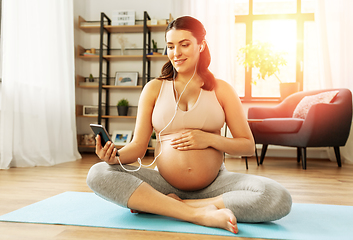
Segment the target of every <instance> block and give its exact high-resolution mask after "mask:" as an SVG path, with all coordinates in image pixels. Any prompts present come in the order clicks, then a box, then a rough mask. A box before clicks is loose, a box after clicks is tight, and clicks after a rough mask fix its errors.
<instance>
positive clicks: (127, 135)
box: [112, 130, 132, 146]
mask: <svg viewBox="0 0 353 240" xmlns="http://www.w3.org/2000/svg"><path fill="white" fill-rule="evenodd" d="M131 137H132V131H128V130H115V131H113V135H112V141H113V143H114V144H115V145H117V146H125V145H126V144H128V143H129V142H130V141H131Z"/></svg>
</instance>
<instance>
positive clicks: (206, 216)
mask: <svg viewBox="0 0 353 240" xmlns="http://www.w3.org/2000/svg"><path fill="white" fill-rule="evenodd" d="M198 210H199V211H198V216H197V217H196V220H195V222H194V223H196V224H198V225H203V226H207V227H217V228H223V229H225V230H228V231H230V232H233V233H238V226H237V220H236V218H235V216H234V214H233V212H232V211H231V210H229V209H226V208H223V209H218V208H217V207H216V206H214V205H210V206H207V207H203V208H198Z"/></svg>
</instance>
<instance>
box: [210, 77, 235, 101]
mask: <svg viewBox="0 0 353 240" xmlns="http://www.w3.org/2000/svg"><path fill="white" fill-rule="evenodd" d="M214 91H215V93H216V96H217V98H218V101H219V102H220V103H224V102H225V101H226V100H230V101H234V100H238V99H239V97H238V94H237V93H236V91H235V89H234V87H233V86H232V85H230V84H229V83H228V82H226V81H224V80H221V79H216V85H215V88H214Z"/></svg>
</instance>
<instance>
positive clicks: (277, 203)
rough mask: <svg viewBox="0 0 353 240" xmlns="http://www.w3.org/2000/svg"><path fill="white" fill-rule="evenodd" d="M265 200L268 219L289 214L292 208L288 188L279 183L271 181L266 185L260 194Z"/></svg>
mask: <svg viewBox="0 0 353 240" xmlns="http://www.w3.org/2000/svg"><path fill="white" fill-rule="evenodd" d="M262 197H263V198H264V199H267V200H266V205H267V206H268V207H267V212H268V218H269V219H268V220H267V221H274V220H278V219H280V218H283V217H285V216H287V215H288V214H289V212H290V211H291V208H292V197H291V195H290V193H289V192H288V190H287V189H286V188H284V187H283V186H282V185H281V184H279V183H277V182H275V181H271V182H270V183H268V184H267V185H266V191H265V192H264V193H263V196H262Z"/></svg>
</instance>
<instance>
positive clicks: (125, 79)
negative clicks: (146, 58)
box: [115, 72, 139, 86]
mask: <svg viewBox="0 0 353 240" xmlns="http://www.w3.org/2000/svg"><path fill="white" fill-rule="evenodd" d="M138 75H139V73H138V72H116V73H115V86H137V80H138Z"/></svg>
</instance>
